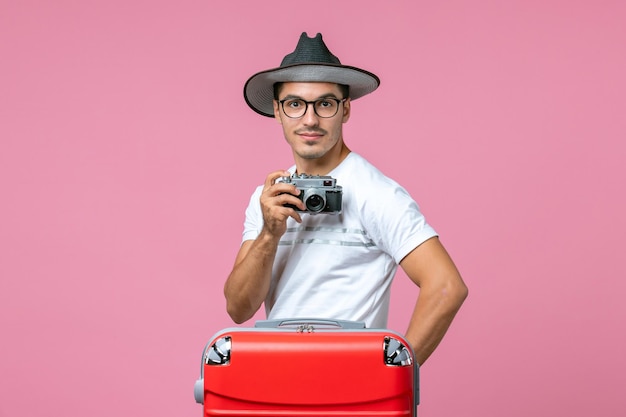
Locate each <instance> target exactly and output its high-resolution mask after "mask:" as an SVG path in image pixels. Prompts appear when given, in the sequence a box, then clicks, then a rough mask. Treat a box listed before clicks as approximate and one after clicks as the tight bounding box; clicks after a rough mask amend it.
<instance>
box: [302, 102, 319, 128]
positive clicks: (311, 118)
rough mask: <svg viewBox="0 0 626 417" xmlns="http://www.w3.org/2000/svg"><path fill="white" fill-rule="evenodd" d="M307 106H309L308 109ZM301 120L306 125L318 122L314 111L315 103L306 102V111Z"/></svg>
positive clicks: (313, 124) (314, 124)
mask: <svg viewBox="0 0 626 417" xmlns="http://www.w3.org/2000/svg"><path fill="white" fill-rule="evenodd" d="M309 106H310V107H311V108H310V109H309ZM302 122H303V123H304V124H305V125H307V126H316V125H317V124H319V116H318V115H317V113H315V103H306V112H304V116H302Z"/></svg>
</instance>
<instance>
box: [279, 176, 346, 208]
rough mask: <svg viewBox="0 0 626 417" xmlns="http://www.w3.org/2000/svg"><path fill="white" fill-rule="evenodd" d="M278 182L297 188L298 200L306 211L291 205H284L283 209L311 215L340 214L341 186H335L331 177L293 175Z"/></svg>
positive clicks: (334, 180) (335, 181)
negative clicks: (302, 203)
mask: <svg viewBox="0 0 626 417" xmlns="http://www.w3.org/2000/svg"><path fill="white" fill-rule="evenodd" d="M280 181H281V182H284V183H287V184H292V185H295V186H296V187H298V189H299V190H300V195H299V196H298V198H299V199H300V200H302V201H303V202H304V205H305V206H306V210H300V209H299V208H298V207H296V206H293V205H291V204H286V205H285V207H291V208H293V209H294V210H296V211H303V212H306V213H311V214H317V213H328V214H337V213H340V212H341V201H342V195H343V194H342V190H341V186H340V185H337V180H336V179H334V178H333V177H330V176H327V175H307V174H293V175H292V176H290V177H281V178H280Z"/></svg>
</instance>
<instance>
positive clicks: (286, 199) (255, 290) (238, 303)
mask: <svg viewBox="0 0 626 417" xmlns="http://www.w3.org/2000/svg"><path fill="white" fill-rule="evenodd" d="M285 175H289V172H287V171H276V172H273V173H271V174H269V175H268V176H267V178H266V180H265V185H264V186H263V192H262V193H261V198H260V204H261V211H262V214H263V228H262V230H261V233H260V234H259V236H258V237H257V238H256V239H255V240H247V241H245V242H243V244H242V245H241V248H240V249H239V253H238V254H237V258H236V259H235V265H234V266H233V270H232V272H231V273H230V275H229V276H228V279H227V280H226V283H225V284H224V296H225V297H226V311H227V312H228V314H229V315H230V317H231V318H232V319H233V321H234V322H235V323H243V322H244V321H246V320H249V319H250V318H252V316H254V314H255V313H256V312H257V311H258V310H259V308H261V305H262V304H263V301H264V300H265V298H266V297H267V293H268V291H269V288H270V280H271V276H272V266H273V264H274V258H275V256H276V250H277V248H278V242H279V241H280V238H281V236H282V235H283V234H284V233H285V230H286V227H287V219H288V218H289V217H293V218H294V219H295V220H296V221H297V222H301V221H302V220H301V218H300V215H299V214H298V213H297V212H296V211H295V210H294V209H292V208H288V207H285V206H284V205H285V204H287V203H288V204H293V205H297V206H299V207H300V208H301V209H304V203H303V202H302V200H300V199H298V198H296V197H295V196H297V195H299V191H298V190H296V187H294V186H293V185H291V184H285V183H281V182H278V183H277V182H276V180H277V179H278V178H279V177H281V176H285Z"/></svg>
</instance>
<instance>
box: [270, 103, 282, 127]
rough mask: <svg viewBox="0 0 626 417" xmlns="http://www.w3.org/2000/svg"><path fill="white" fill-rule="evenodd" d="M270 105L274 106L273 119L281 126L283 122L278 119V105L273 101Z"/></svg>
mask: <svg viewBox="0 0 626 417" xmlns="http://www.w3.org/2000/svg"><path fill="white" fill-rule="evenodd" d="M272 103H273V104H274V119H276V121H277V122H278V123H279V124H281V125H282V124H283V121H282V119H281V118H280V104H279V103H278V100H274V101H272Z"/></svg>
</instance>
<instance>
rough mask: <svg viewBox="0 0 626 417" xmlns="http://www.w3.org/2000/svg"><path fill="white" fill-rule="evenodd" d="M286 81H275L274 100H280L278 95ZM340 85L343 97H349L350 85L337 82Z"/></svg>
mask: <svg viewBox="0 0 626 417" xmlns="http://www.w3.org/2000/svg"><path fill="white" fill-rule="evenodd" d="M283 84H284V83H282V82H278V83H274V100H278V96H279V95H280V89H281V87H282V86H283ZM337 85H338V86H339V90H340V91H341V94H343V97H341V98H348V97H350V86H349V85H346V84H337Z"/></svg>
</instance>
